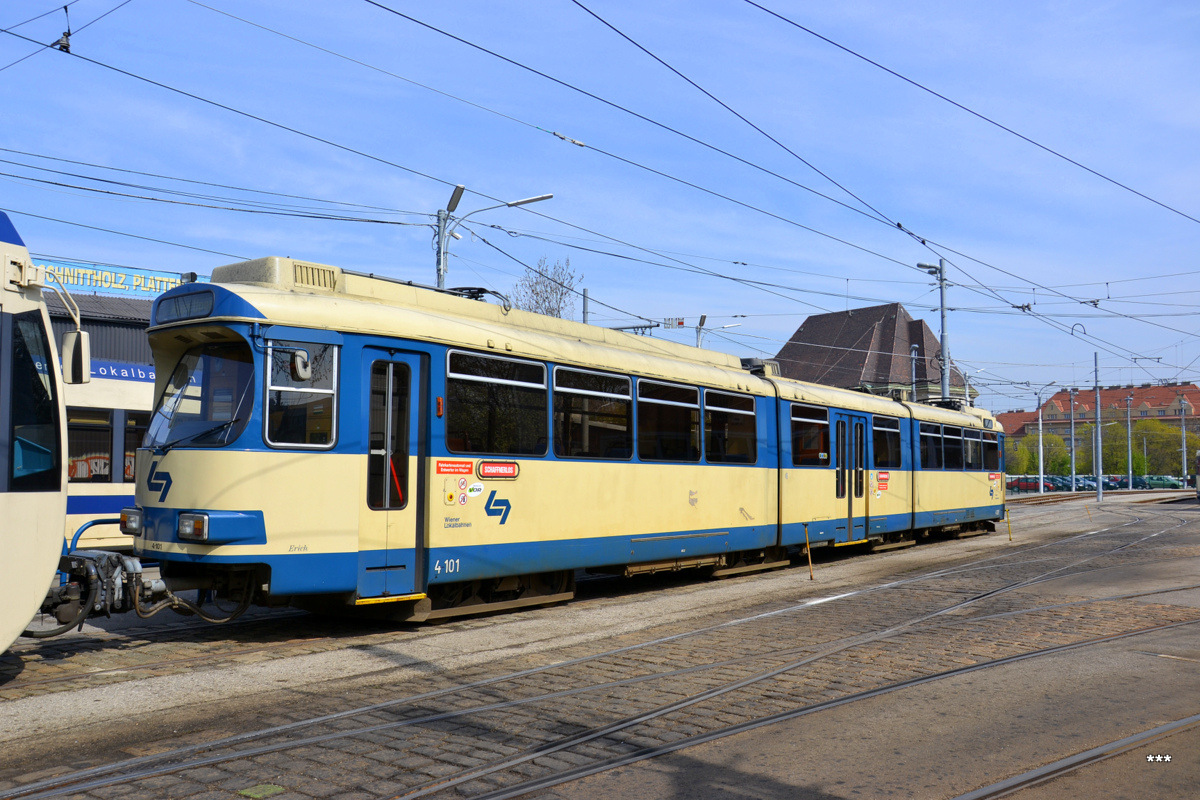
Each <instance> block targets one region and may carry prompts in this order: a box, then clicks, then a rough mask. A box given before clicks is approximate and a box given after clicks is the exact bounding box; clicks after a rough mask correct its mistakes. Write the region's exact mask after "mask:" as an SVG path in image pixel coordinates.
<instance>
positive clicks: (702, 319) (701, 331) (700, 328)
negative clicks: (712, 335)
mask: <svg viewBox="0 0 1200 800" xmlns="http://www.w3.org/2000/svg"><path fill="white" fill-rule="evenodd" d="M707 320H708V315H707V314H701V315H700V324H699V325H697V326H696V347H699V346H700V340H701V338H702V337H703V336H704V323H705V322H706V321H707ZM741 324H742V323H740V322H734V323H731V324H729V325H718V326H717V327H715V328H709V330H711V331H719V330H724V329H725V328H737V327H739V326H740V325H741Z"/></svg>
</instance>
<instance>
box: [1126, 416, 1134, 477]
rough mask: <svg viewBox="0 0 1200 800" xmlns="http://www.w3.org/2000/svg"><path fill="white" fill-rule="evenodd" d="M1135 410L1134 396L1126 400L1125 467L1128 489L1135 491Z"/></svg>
mask: <svg viewBox="0 0 1200 800" xmlns="http://www.w3.org/2000/svg"><path fill="white" fill-rule="evenodd" d="M1132 408H1133V395H1129V396H1128V397H1126V398H1125V467H1126V471H1127V472H1128V478H1129V485H1128V486H1126V487H1125V488H1126V489H1129V490H1130V491H1133V422H1132V417H1131V413H1132V412H1131V409H1132Z"/></svg>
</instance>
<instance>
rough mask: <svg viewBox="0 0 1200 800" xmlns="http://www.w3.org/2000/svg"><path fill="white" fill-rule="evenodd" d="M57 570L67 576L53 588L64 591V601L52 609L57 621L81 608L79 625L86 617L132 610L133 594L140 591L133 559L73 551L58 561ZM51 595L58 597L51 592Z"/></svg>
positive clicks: (139, 573) (138, 569)
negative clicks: (83, 611) (62, 583)
mask: <svg viewBox="0 0 1200 800" xmlns="http://www.w3.org/2000/svg"><path fill="white" fill-rule="evenodd" d="M58 569H59V572H61V573H63V574H64V575H66V576H67V581H66V582H65V584H64V586H63V587H56V589H59V590H61V589H62V588H66V590H67V592H66V597H64V598H63V599H64V600H66V602H65V603H64V604H63V605H61V606H59V607H58V608H55V609H54V616H55V618H56V619H57V620H58V621H59V622H64V623H65V622H66V621H67V620H68V619H73V618H75V617H76V616H78V615H79V612H80V611H82V610H83V609H84V608H86V614H85V615H84V616H83V617H81V618H80V619H79V622H82V621H83V619H86V617H89V616H100V615H104V616H106V617H111V616H112V615H113V613H117V614H123V613H125V612H126V611H132V610H133V607H134V594H136V593H139V592H143V583H142V562H141V561H140V560H139V559H138V558H137V557H136V556H131V555H126V554H124V553H114V552H111V551H108V550H73V551H72V552H70V553H68V554H66V555H65V556H63V557H62V558H61V559H59V563H58ZM51 594H59V595H60V596H61V595H62V593H61V591H58V592H56V590H55V589H52V590H51ZM47 599H48V600H49V599H50V598H49V596H48V597H47ZM44 610H45V609H44Z"/></svg>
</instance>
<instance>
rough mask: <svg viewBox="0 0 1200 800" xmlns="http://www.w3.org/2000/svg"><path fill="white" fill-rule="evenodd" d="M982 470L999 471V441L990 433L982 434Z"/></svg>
mask: <svg viewBox="0 0 1200 800" xmlns="http://www.w3.org/2000/svg"><path fill="white" fill-rule="evenodd" d="M983 468H984V469H986V470H989V471H991V472H999V471H1000V440H999V437H998V436H997V435H996V434H995V433H992V432H991V431H984V434H983Z"/></svg>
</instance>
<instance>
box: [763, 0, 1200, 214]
mask: <svg viewBox="0 0 1200 800" xmlns="http://www.w3.org/2000/svg"><path fill="white" fill-rule="evenodd" d="M744 2H745V3H746V4H747V5H751V6H754V7H755V8H757V9H759V10H760V11H763V12H765V13H767V14H770V15H771V16H772V17H775V18H776V19H778V20H781V21H783V22H785V23H787V24H788V25H791V26H792V27H794V28H796V29H798V30H801V31H804V32H805V33H807V34H809V35H810V36H814V37H816V38H818V39H820V40H821V41H823V42H826V43H828V44H830V45H833V46H834V47H836V48H838V49H839V50H842V51H843V52H845V53H848V54H850V55H852V56H854V57H855V58H857V59H860V60H862V61H865V62H866V63H868V64H870V65H871V66H873V67H877V68H878V69H881V70H883V71H884V72H886V73H888V74H889V75H892V76H895V77H896V78H899V79H900V80H902V81H904V82H905V83H908V84H910V85H912V86H915V87H916V88H918V89H920V90H921V91H923V92H927V93H928V94H931V95H933V96H934V97H936V98H938V99H939V100H943V101H945V102H947V103H949V104H950V105H952V106H954V107H955V108H958V109H961V110H962V111H965V112H966V113H968V114H970V115H971V116H973V117H976V118H978V119H980V120H983V121H984V122H986V123H987V124H989V125H992V126H995V127H996V128H999V129H1000V130H1002V131H1004V132H1006V133H1009V134H1011V135H1013V136H1015V137H1017V138H1018V139H1021V140H1022V141H1025V142H1028V143H1029V144H1031V145H1033V146H1034V147H1036V148H1038V149H1040V150H1044V151H1045V152H1047V153H1049V154H1050V155H1052V156H1054V157H1055V158H1059V159H1062V160H1063V161H1066V162H1067V163H1069V164H1073V165H1074V166H1076V167H1078V168H1080V169H1082V170H1084V171H1085V172H1088V173H1091V174H1092V175H1094V176H1096V177H1097V178H1100V179H1101V180H1103V181H1107V182H1108V183H1111V184H1112V185H1114V186H1116V187H1118V188H1120V189H1123V190H1124V191H1126V192H1130V193H1132V194H1135V195H1137V196H1138V197H1140V198H1142V199H1143V200H1148V201H1150V202H1151V203H1153V204H1154V205H1156V206H1159V207H1160V208H1163V209H1165V210H1167V211H1170V212H1171V213H1172V214H1177V215H1179V216H1181V217H1183V218H1184V219H1187V220H1190V221H1191V222H1196V223H1200V219H1197V218H1196V217H1193V216H1192V215H1191V214H1187V213H1185V212H1183V211H1180V210H1179V209H1177V208H1175V207H1174V206H1171V205H1168V204H1166V203H1164V202H1162V201H1161V200H1156V199H1155V198H1153V197H1151V196H1149V195H1147V194H1145V193H1143V192H1140V191H1138V190H1137V189H1134V188H1132V187H1131V186H1127V185H1126V184H1124V183H1121V182H1120V181H1118V180H1116V179H1115V178H1110V177H1109V176H1107V175H1105V174H1104V173H1102V172H1100V171H1098V170H1095V169H1093V168H1091V167H1089V166H1087V165H1086V164H1083V163H1081V162H1079V161H1076V160H1075V159H1073V158H1071V157H1069V156H1066V155H1064V154H1063V153H1060V152H1058V151H1057V150H1054V149H1053V148H1051V147H1048V146H1046V145H1044V144H1042V143H1041V142H1038V141H1036V140H1034V139H1032V138H1030V137H1029V136H1026V135H1025V134H1023V133H1020V132H1018V131H1016V130H1013V129H1012V128H1010V127H1008V126H1007V125H1003V124H1001V123H999V122H997V121H996V120H994V119H992V118H991V117H987V116H985V115H983V114H981V113H979V112H978V111H975V110H974V109H971V108H968V107H967V106H965V105H963V104H962V103H959V102H957V101H956V100H952V99H950V98H949V97H947V96H946V95H944V94H941V93H939V92H936V91H934V90H933V89H930V88H929V87H927V86H925V85H923V84H921V83H918V82H917V81H915V80H913V79H912V78H909V77H906V76H904V75H901V74H900V73H899V72H897V71H895V70H893V69H891V68H889V67H885V66H884V65H883V64H880V63H879V62H878V61H874V60H872V59H870V58H867V57H866V56H864V55H862V54H861V53H858V52H856V51H854V50H851V49H850V48H849V47H846V46H845V45H842V44H839V43H838V42H835V41H834V40H832V39H830V38H829V37H827V36H823V35H821V34H820V33H817V32H816V31H814V30H812V29H811V28H807V27H805V26H804V25H801V24H800V23H798V22H796V21H795V20H793V19H790V18H788V17H785V16H784V15H782V14H780V13H779V12H777V11H772V10H771V9H769V8H767V7H766V6H764V5H762V4H760V3H758V2H756V0H744Z"/></svg>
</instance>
